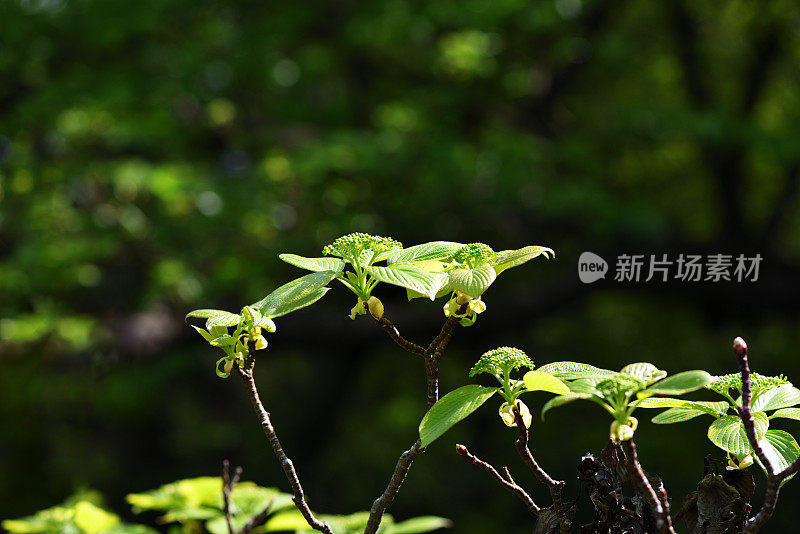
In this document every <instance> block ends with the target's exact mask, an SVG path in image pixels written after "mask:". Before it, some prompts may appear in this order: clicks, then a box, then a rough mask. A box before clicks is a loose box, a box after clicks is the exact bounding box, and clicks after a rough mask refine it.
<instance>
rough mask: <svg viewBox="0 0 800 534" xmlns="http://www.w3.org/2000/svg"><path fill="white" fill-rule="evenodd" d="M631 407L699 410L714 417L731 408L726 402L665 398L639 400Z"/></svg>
mask: <svg viewBox="0 0 800 534" xmlns="http://www.w3.org/2000/svg"><path fill="white" fill-rule="evenodd" d="M630 405H631V406H633V407H636V408H688V409H692V410H699V411H701V412H703V413H705V414H708V415H711V416H714V417H719V416H721V415H725V413H726V412H727V411H728V406H729V404H728V403H727V402H726V401H717V402H709V401H690V400H683V399H671V398H664V397H649V398H645V399H639V400H637V401H633V402H632V403H631V404H630Z"/></svg>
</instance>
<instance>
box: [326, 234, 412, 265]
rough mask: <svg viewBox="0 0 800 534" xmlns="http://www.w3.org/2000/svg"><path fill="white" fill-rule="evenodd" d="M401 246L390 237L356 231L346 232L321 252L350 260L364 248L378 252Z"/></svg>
mask: <svg viewBox="0 0 800 534" xmlns="http://www.w3.org/2000/svg"><path fill="white" fill-rule="evenodd" d="M395 248H403V244H402V243H400V242H399V241H395V240H394V239H392V238H391V237H380V236H375V235H369V234H364V233H361V232H356V233H353V234H347V235H344V236H342V237H340V238H339V239H337V240H336V241H334V242H333V243H331V244H330V245H326V246H325V247H324V248H323V249H322V253H323V254H325V255H327V256H338V257H340V258H346V259H350V260H357V259H358V257H359V255H360V254H361V253H362V252H363V251H365V250H371V251H373V252H375V253H376V254H377V253H380V252H385V251H387V250H391V249H395Z"/></svg>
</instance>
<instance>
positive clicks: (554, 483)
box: [514, 406, 572, 534]
mask: <svg viewBox="0 0 800 534" xmlns="http://www.w3.org/2000/svg"><path fill="white" fill-rule="evenodd" d="M514 421H515V422H516V423H517V429H518V430H519V438H517V441H516V447H517V452H518V453H519V455H520V457H521V458H522V460H523V461H524V462H525V463H526V464H527V465H528V467H529V468H530V469H531V471H533V474H534V475H536V478H538V479H539V482H541V483H542V484H544V485H546V486H547V488H548V489H549V490H550V497H551V498H552V499H553V511H554V512H555V514H556V517H557V518H558V527H559V532H560V533H561V534H569V532H570V529H571V528H572V522H571V521H570V520H569V519H568V518H567V515H566V512H565V510H564V504H563V502H562V500H561V490H562V489H563V488H564V485H565V482H564V481H563V480H555V479H553V478H552V477H551V476H550V475H548V474H547V473H546V472H545V470H544V469H542V468H541V467H540V466H539V464H538V463H536V459H535V458H534V457H533V454H532V453H531V450H530V448H529V447H528V441H529V434H528V428H527V427H526V426H525V423H524V421H523V420H522V414H520V413H519V408H518V407H517V406H514Z"/></svg>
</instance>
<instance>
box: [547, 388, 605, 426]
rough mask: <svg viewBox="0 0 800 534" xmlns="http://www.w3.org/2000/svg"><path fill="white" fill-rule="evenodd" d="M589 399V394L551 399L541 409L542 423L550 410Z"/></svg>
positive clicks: (590, 395)
mask: <svg viewBox="0 0 800 534" xmlns="http://www.w3.org/2000/svg"><path fill="white" fill-rule="evenodd" d="M591 397H593V395H592V394H591V393H570V394H569V395H560V396H558V397H553V398H552V399H550V400H549V401H547V403H546V404H545V405H544V406H543V407H542V421H544V414H546V413H547V412H549V411H550V410H551V409H552V408H558V407H559V406H564V405H565V404H569V403H570V402H574V401H576V400H580V399H589V398H591Z"/></svg>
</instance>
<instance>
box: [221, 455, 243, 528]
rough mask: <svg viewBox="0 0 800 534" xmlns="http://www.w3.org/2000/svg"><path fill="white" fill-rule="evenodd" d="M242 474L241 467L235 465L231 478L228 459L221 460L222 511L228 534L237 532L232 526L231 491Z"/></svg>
mask: <svg viewBox="0 0 800 534" xmlns="http://www.w3.org/2000/svg"><path fill="white" fill-rule="evenodd" d="M241 476H242V468H241V467H237V468H236V469H235V470H234V472H233V478H231V464H230V462H228V460H223V462H222V503H223V504H222V513H223V514H225V521H226V522H227V523H228V532H229V533H230V534H237V532H236V529H235V528H234V527H233V519H232V518H231V492H233V488H234V487H236V484H238V483H239V478H241Z"/></svg>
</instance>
